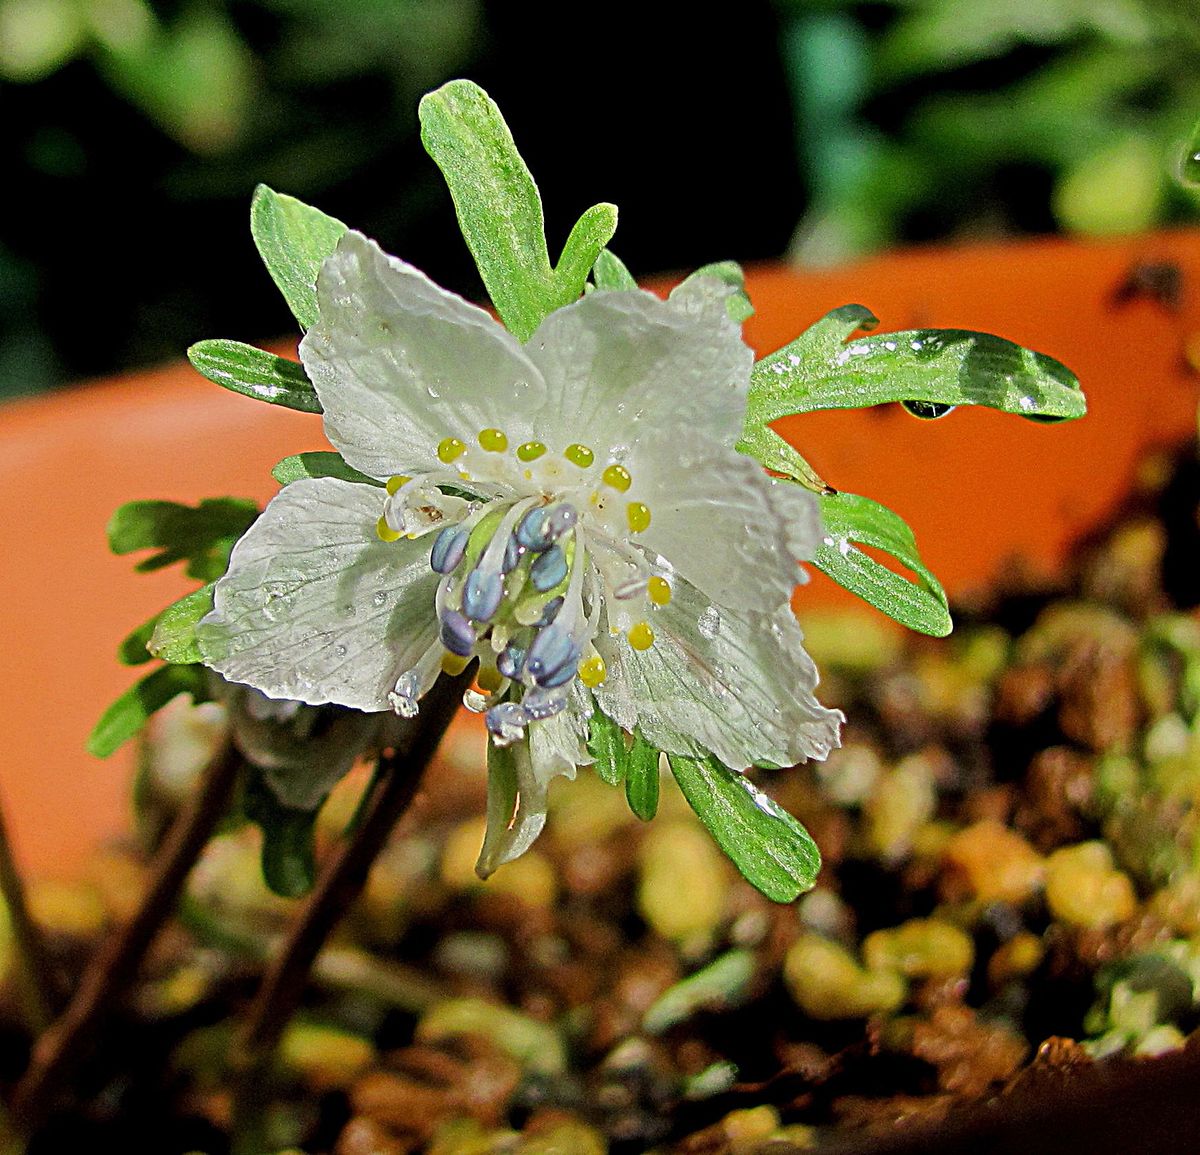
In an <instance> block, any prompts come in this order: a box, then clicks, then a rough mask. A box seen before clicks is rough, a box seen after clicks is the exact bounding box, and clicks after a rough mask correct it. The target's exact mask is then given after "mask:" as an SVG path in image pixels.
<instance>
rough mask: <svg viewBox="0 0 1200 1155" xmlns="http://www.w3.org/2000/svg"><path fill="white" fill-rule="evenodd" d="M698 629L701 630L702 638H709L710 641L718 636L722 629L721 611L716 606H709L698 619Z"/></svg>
mask: <svg viewBox="0 0 1200 1155" xmlns="http://www.w3.org/2000/svg"><path fill="white" fill-rule="evenodd" d="M696 629H698V630H699V631H700V636H701V637H702V638H707V639H708V640H709V641H710V642H711V641H712V640H713V638H715V637H716V636H717V634H718V633H719V632H720V629H721V613H720V611H719V610H718V609H717V607H716V606H709V607H708V609H706V610H705V611H704V613H702V614H701V615H700V617H699V618H698V619H697V621H696Z"/></svg>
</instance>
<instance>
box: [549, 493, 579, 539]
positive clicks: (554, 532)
mask: <svg viewBox="0 0 1200 1155" xmlns="http://www.w3.org/2000/svg"><path fill="white" fill-rule="evenodd" d="M578 521H579V510H577V509H576V508H575V507H574V506H573V505H572V504H571V503H570V502H569V501H564V502H563V503H562V504H561V505H556V506H555V507H554V508H553V509H552V510H550V512H549V513H548V514H547V515H546V527H545V532H546V533H547V534H549V536H550V540H551V541H555V540H556V539H558V538H560V537H562V536H563V534H565V533H567V532H568V531H569V530H572V529H574V528H575V524H576V523H577V522H578Z"/></svg>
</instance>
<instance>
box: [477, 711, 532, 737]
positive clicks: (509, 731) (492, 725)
mask: <svg viewBox="0 0 1200 1155" xmlns="http://www.w3.org/2000/svg"><path fill="white" fill-rule="evenodd" d="M529 720H530V719H529V715H528V714H526V713H525V711H524V709H522V708H521V707H520V706H518V705H517V703H516V702H501V703H500V704H499V705H498V706H493V707H492V708H491V709H490V710H489V711H488V712H487V714H485V715H484V721H485V722H486V724H487V728H488V732H489V733H490V734H491V735H492V739H493V741H494V742H495V743H496V745H497V746H508V745H509V744H510V743H512V742H519V741H520V740H521V739H522V738H523V737H525V727H526V726H527V725H528V724H529Z"/></svg>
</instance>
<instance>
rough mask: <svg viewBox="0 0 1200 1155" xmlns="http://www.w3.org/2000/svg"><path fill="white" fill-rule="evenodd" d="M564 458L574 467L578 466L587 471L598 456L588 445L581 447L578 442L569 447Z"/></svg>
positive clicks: (564, 452)
mask: <svg viewBox="0 0 1200 1155" xmlns="http://www.w3.org/2000/svg"><path fill="white" fill-rule="evenodd" d="M563 456H564V457H565V458H566V459H567V460H568V461H569V462H570V463H571V464H572V465H578V466H579V468H580V469H587V468H588V466H590V465H591V464H592V462H593V461H595V460H596V455H595V454H594V453H593V452H592V451H591V450H590V449H589V448H588V447H587V446H586V445H580V444H578V442H577V443H576V444H574V445H568V446H567V447H566V449H564V450H563Z"/></svg>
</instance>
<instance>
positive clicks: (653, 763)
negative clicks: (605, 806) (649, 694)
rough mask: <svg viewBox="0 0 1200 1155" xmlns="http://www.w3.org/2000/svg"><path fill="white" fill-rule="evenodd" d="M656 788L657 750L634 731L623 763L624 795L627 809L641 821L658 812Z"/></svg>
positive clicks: (647, 819) (657, 781)
mask: <svg viewBox="0 0 1200 1155" xmlns="http://www.w3.org/2000/svg"><path fill="white" fill-rule="evenodd" d="M658 790H659V772H658V751H657V750H656V749H655V748H654V747H653V746H651V745H650V744H649V743H648V742H647V741H646V740H645V739H644V738H643V737H642V736H641V734H638V733H635V734H634V736H633V748H632V749H631V750H630V751H629V758H628V761H627V762H626V765H625V797H626V799H627V800H628V802H629V809H630V810H632V811H633V812H634V814H636V815H637V816H638V817H639V818H640V819H641V820H642V821H643V822H649V821H650V819H651V818H653V817H654V816H655V814H657V813H658Z"/></svg>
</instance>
